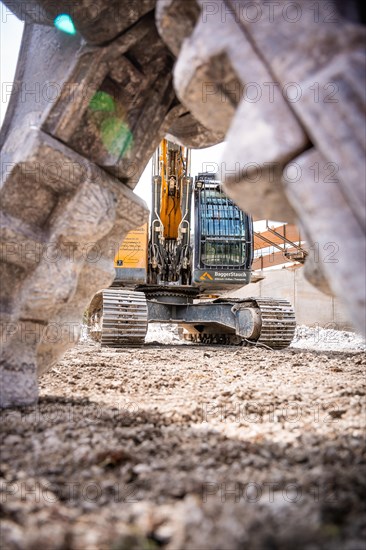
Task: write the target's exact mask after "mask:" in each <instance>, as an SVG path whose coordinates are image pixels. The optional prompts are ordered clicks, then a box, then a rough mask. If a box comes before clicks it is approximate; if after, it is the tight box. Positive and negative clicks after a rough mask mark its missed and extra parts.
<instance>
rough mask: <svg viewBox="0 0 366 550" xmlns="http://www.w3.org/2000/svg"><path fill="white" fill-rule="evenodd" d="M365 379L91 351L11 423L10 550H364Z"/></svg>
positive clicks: (241, 354)
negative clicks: (35, 403) (36, 402)
mask: <svg viewBox="0 0 366 550" xmlns="http://www.w3.org/2000/svg"><path fill="white" fill-rule="evenodd" d="M365 365H366V359H365V356H364V353H363V352H361V351H356V352H352V353H350V352H333V351H331V352H324V351H320V352H319V351H318V352H315V351H309V350H302V349H298V348H289V349H287V350H285V351H281V352H279V351H270V350H266V349H259V348H237V347H221V346H220V347H213V346H204V347H200V346H192V345H183V346H182V345H179V346H178V345H166V346H162V345H160V346H159V345H156V344H148V345H145V346H144V348H140V349H123V350H121V351H114V350H110V351H103V352H101V351H100V350H99V348H98V347H97V345H94V344H90V343H88V342H84V343H82V344H80V345H79V346H78V347H77V348H75V349H74V350H72V351H71V352H69V353H68V354H67V355H66V356H65V357H64V359H63V360H62V361H61V362H60V363H59V364H58V365H57V367H55V368H54V369H53V370H52V372H50V373H48V374H46V375H44V376H43V378H42V379H41V384H40V386H41V398H40V401H39V405H38V406H37V407H33V408H26V409H23V410H7V411H3V412H2V413H1V415H2V430H1V433H2V464H1V489H2V495H1V512H2V517H3V522H2V541H1V543H2V544H1V548H4V549H6V550H8V549H9V550H11V549H34V550H36V549H37V550H40V549H42V550H43V549H45V550H51V549H52V550H54V549H63V550H66V549H73V550H74V549H75V550H79V549H80V550H86V549H87V550H92V549H95V550H97V549H98V550H99V549H109V550H128V549H132V550H140V549H141V550H154V549H157V548H164V549H166V550H199V549H202V550H203V549H207V550H236V549H249V550H250V549H255V550H276V549H281V550H282V549H285V550H286V549H293V548H296V549H297V550H299V549H308V550H315V549H326V550H327V549H332V550H333V549H334V550H341V549H342V550H343V549H345V550H361V549H364V548H366V546H365V543H364V541H365V540H366V525H365V523H366V522H365V515H364V514H365V509H364V505H363V497H364V496H365V485H366V476H365V469H366V468H365V462H366V460H365V459H366V453H365V445H364V433H365V395H366V389H365V387H366V384H365V377H364V373H365Z"/></svg>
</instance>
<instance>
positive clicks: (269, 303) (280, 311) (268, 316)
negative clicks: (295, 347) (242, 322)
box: [255, 298, 296, 349]
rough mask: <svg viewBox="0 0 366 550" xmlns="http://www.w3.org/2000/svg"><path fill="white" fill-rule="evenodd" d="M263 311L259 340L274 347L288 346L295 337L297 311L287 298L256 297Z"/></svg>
mask: <svg viewBox="0 0 366 550" xmlns="http://www.w3.org/2000/svg"><path fill="white" fill-rule="evenodd" d="M255 301H256V304H257V306H258V308H259V309H260V312H261V322H262V326H261V332H260V336H259V338H258V340H257V343H258V344H263V345H265V346H268V347H270V348H272V349H282V348H287V347H288V346H289V345H290V344H291V341H292V339H293V337H294V334H295V328H296V320H295V312H294V310H293V308H292V306H291V304H290V302H288V301H287V300H277V299H275V298H256V299H255Z"/></svg>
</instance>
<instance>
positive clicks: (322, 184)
mask: <svg viewBox="0 0 366 550" xmlns="http://www.w3.org/2000/svg"><path fill="white" fill-rule="evenodd" d="M5 3H6V2H5ZM250 4H252V5H253V3H252V2H251V3H250ZM278 4H279V6H278V9H276V10H275V11H274V12H273V13H271V14H267V15H265V13H266V12H265V10H266V9H267V8H268V3H266V2H264V1H263V2H262V1H258V2H256V3H255V6H257V8H258V14H259V13H261V14H262V15H261V17H259V19H258V20H255V18H254V16H253V14H252V12H250V11H248V10H249V3H248V2H246V1H245V0H240V1H234V0H233V1H231V0H214V1H213V2H204V1H203V0H202V1H201V0H200V1H198V2H196V1H195V0H186V1H185V2H180V1H178V0H159V1H158V2H157V3H156V2H155V0H136V1H135V0H134V1H131V0H129V1H127V0H126V1H122V2H117V1H113V2H106V1H104V0H98V1H97V2H96V3H91V2H89V1H88V0H84V1H83V2H80V3H77V4H76V5H74V6H73V8H72V10H71V11H72V13H71V15H72V18H73V21H74V24H75V26H76V28H77V30H78V31H79V33H78V34H75V35H68V34H65V33H62V32H60V31H58V30H57V29H56V28H55V27H54V26H53V22H54V19H55V17H56V16H57V15H59V14H60V13H68V11H70V5H69V3H66V2H58V3H49V2H47V1H38V2H33V3H27V4H24V3H23V2H21V1H14V2H9V3H8V5H9V8H10V9H12V10H14V11H15V13H16V14H17V15H18V16H19V17H21V18H22V19H25V20H26V22H27V24H26V27H25V31H24V36H23V41H22V47H21V52H20V56H19V62H18V67H17V73H16V76H15V86H14V92H13V95H12V98H11V102H10V105H9V109H8V112H7V117H6V120H5V122H4V126H3V128H2V134H1V144H2V164H1V172H2V180H3V185H2V189H1V202H2V209H3V212H2V220H1V243H2V248H1V252H2V258H1V260H2V263H1V276H2V289H1V291H2V294H1V315H2V321H1V322H2V325H1V326H2V331H1V332H2V334H1V336H2V348H3V349H2V358H1V369H2V375H1V376H2V379H1V380H2V389H1V392H2V393H1V406H3V407H8V406H12V405H24V404H30V403H33V402H35V401H36V399H37V395H38V390H37V370H38V371H39V372H43V371H45V370H47V369H48V368H49V367H50V366H52V365H53V364H54V363H55V361H56V360H57V358H58V357H59V356H60V354H62V353H63V352H64V351H65V350H66V349H67V348H68V347H70V346H72V345H73V344H74V342H75V341H76V340H77V338H78V333H77V332H78V331H77V329H76V328H75V327H76V326H77V325H78V323H79V320H80V319H81V317H82V314H83V311H84V309H85V307H86V306H87V304H88V302H89V301H90V299H91V297H92V296H93V294H94V293H95V292H96V291H97V290H99V289H100V288H103V287H106V286H108V285H109V284H110V282H111V281H112V279H113V269H112V259H113V256H114V253H115V251H116V248H117V246H118V244H119V243H120V241H121V239H123V237H124V235H125V234H126V232H127V231H128V230H129V229H130V228H132V227H134V226H136V225H139V224H141V223H142V222H143V221H144V220H145V219H146V216H147V211H146V208H145V206H144V204H143V203H142V201H140V200H139V199H138V198H136V197H135V196H134V195H133V193H132V191H131V189H133V187H134V186H135V185H136V183H137V181H138V179H139V176H140V175H141V173H142V171H143V169H144V167H145V165H146V163H147V162H148V159H149V158H150V156H151V154H152V152H153V150H154V149H155V147H156V145H157V144H158V142H159V140H160V139H161V137H162V136H164V135H165V134H170V135H172V136H173V137H174V138H175V139H176V140H177V141H180V142H182V143H184V144H186V145H191V146H193V147H203V146H208V145H212V144H215V143H218V142H219V141H221V140H222V139H223V138H224V137H225V136H226V139H227V142H228V144H227V152H226V155H225V157H224V159H225V162H226V165H225V169H224V176H225V181H226V189H227V191H228V193H229V194H230V195H231V196H232V197H233V198H234V199H235V200H236V201H237V202H238V204H239V205H241V206H242V207H243V208H245V209H246V210H248V211H249V212H251V213H252V214H253V215H255V216H257V217H260V218H266V219H269V218H272V219H273V218H275V219H281V220H285V221H294V220H299V221H300V223H301V225H302V227H303V230H304V232H305V233H306V235H307V238H308V241H309V243H310V244H311V245H312V250H313V253H312V254H310V259H309V262H308V267H307V272H308V276H309V278H310V279H311V280H312V281H313V282H315V283H316V284H317V285H318V286H320V287H322V288H324V289H327V290H328V291H330V292H333V293H335V294H336V295H338V296H340V297H342V295H343V296H345V298H344V302H345V306H346V307H347V309H348V313H349V318H350V320H351V321H352V322H353V323H354V325H355V327H356V328H357V329H358V330H360V331H364V329H365V327H364V308H365V295H364V292H365V291H364V280H365V265H364V256H365V240H364V234H365V214H364V208H363V205H364V203H365V195H364V193H365V187H364V185H363V182H364V180H365V173H364V170H365V165H364V162H363V151H364V147H365V142H364V135H363V133H362V130H363V122H362V104H363V102H364V93H365V86H364V84H365V83H364V76H365V75H364V71H363V63H364V52H363V50H362V46H363V41H364V38H365V32H364V27H363V26H362V25H361V24H360V20H359V15H358V11H357V8H358V5H359V4H358V3H357V2H349V3H347V6H348V7H347V6H343V7H342V5H341V3H339V6H340V10H341V11H338V9H337V8H338V5H337V4H338V3H332V2H327V3H323V2H319V3H315V7H316V10H315V11H314V9H313V10H311V9H309V5H308V3H307V2H306V1H305V0H300V1H299V2H297V3H296V5H297V10H298V13H297V14H296V13H294V11H293V10H294V7H292V8H291V7H290V8H289V6H288V3H286V2H284V1H282V2H279V3H278ZM291 10H292V11H291ZM173 79H174V86H173ZM29 91H31V93H29ZM253 93H254V96H253V95H252V94H253ZM256 94H257V95H256ZM293 94H295V96H294V95H293ZM257 96H258V97H257ZM294 168H295V170H296V175H295V176H294V172H293V170H294ZM345 289H347V292H345Z"/></svg>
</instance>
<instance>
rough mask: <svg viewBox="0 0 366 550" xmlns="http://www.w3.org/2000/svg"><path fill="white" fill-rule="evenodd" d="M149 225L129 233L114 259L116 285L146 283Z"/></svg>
mask: <svg viewBox="0 0 366 550" xmlns="http://www.w3.org/2000/svg"><path fill="white" fill-rule="evenodd" d="M148 233H149V230H148V224H147V223H145V224H144V225H141V226H140V227H138V228H137V229H132V230H131V231H129V232H128V233H127V235H126V237H125V238H124V240H123V241H122V244H121V246H120V247H119V250H118V252H117V254H116V256H115V258H114V267H115V270H116V283H117V282H118V283H119V282H121V281H123V282H124V283H125V284H126V285H128V284H129V283H131V284H143V283H145V282H146V275H147V267H148V238H149V234H148Z"/></svg>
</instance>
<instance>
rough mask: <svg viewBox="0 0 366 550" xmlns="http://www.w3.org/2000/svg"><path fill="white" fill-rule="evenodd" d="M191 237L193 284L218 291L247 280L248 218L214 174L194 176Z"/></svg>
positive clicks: (249, 256)
mask: <svg viewBox="0 0 366 550" xmlns="http://www.w3.org/2000/svg"><path fill="white" fill-rule="evenodd" d="M193 238H194V247H193V248H194V269H193V277H192V284H193V285H194V286H199V287H200V288H201V289H203V290H210V289H213V290H214V289H220V290H221V289H226V288H232V287H233V286H235V285H237V286H238V287H241V286H244V285H246V284H248V283H249V282H250V274H251V265H252V261H253V222H252V218H251V217H250V216H248V215H247V214H245V213H244V212H242V211H241V210H240V209H239V208H238V207H237V206H236V205H235V204H234V203H233V201H232V200H230V199H229V198H228V197H227V195H225V193H224V191H223V189H222V185H221V183H220V182H218V181H217V180H216V179H215V176H214V174H209V173H203V174H199V175H198V176H197V177H196V179H195V185H194V237H193Z"/></svg>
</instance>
